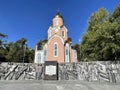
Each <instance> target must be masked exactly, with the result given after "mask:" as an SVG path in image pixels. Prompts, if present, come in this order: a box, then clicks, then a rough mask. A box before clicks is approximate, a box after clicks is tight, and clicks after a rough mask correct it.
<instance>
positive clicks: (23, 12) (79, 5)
mask: <svg viewBox="0 0 120 90" xmlns="http://www.w3.org/2000/svg"><path fill="white" fill-rule="evenodd" d="M118 4H120V0H0V32H1V33H3V34H6V35H8V38H7V41H8V42H15V41H17V40H19V39H21V38H26V39H27V44H28V46H29V47H31V48H35V45H36V43H37V42H38V41H39V40H43V39H46V38H47V31H48V28H49V26H51V25H52V19H53V17H54V16H55V14H56V13H57V11H58V10H59V11H60V13H61V14H62V16H63V18H64V25H65V26H66V27H67V29H68V32H69V33H68V34H69V37H71V38H72V43H73V44H77V43H80V42H79V41H80V39H81V37H82V35H83V34H84V33H85V31H86V28H87V25H88V20H89V17H90V16H91V14H92V13H93V12H96V11H97V10H98V9H99V8H102V7H104V8H105V9H106V10H108V12H113V10H114V8H115V6H116V5H118Z"/></svg>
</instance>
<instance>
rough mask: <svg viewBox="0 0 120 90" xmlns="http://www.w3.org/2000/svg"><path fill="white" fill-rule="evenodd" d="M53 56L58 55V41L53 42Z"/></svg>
mask: <svg viewBox="0 0 120 90" xmlns="http://www.w3.org/2000/svg"><path fill="white" fill-rule="evenodd" d="M54 56H55V57H57V56H58V43H54Z"/></svg>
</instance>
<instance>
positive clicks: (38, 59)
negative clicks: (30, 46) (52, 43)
mask: <svg viewBox="0 0 120 90" xmlns="http://www.w3.org/2000/svg"><path fill="white" fill-rule="evenodd" d="M37 62H38V63H41V54H40V53H38V54H37Z"/></svg>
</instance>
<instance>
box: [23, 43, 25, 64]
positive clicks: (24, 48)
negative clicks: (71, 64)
mask: <svg viewBox="0 0 120 90" xmlns="http://www.w3.org/2000/svg"><path fill="white" fill-rule="evenodd" d="M25 52H26V42H25V43H24V44H23V63H24V62H25Z"/></svg>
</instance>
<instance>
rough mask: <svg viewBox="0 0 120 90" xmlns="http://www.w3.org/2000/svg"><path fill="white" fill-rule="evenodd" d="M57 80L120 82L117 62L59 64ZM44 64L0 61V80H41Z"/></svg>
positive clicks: (119, 70) (119, 66)
mask: <svg viewBox="0 0 120 90" xmlns="http://www.w3.org/2000/svg"><path fill="white" fill-rule="evenodd" d="M58 71H59V80H86V81H98V82H106V81H107V82H113V83H116V82H120V63H119V62H115V63H113V62H109V61H108V62H79V63H66V64H63V63H61V64H59V70H58ZM43 77H44V64H33V63H24V64H23V63H1V64H0V80H43Z"/></svg>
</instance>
